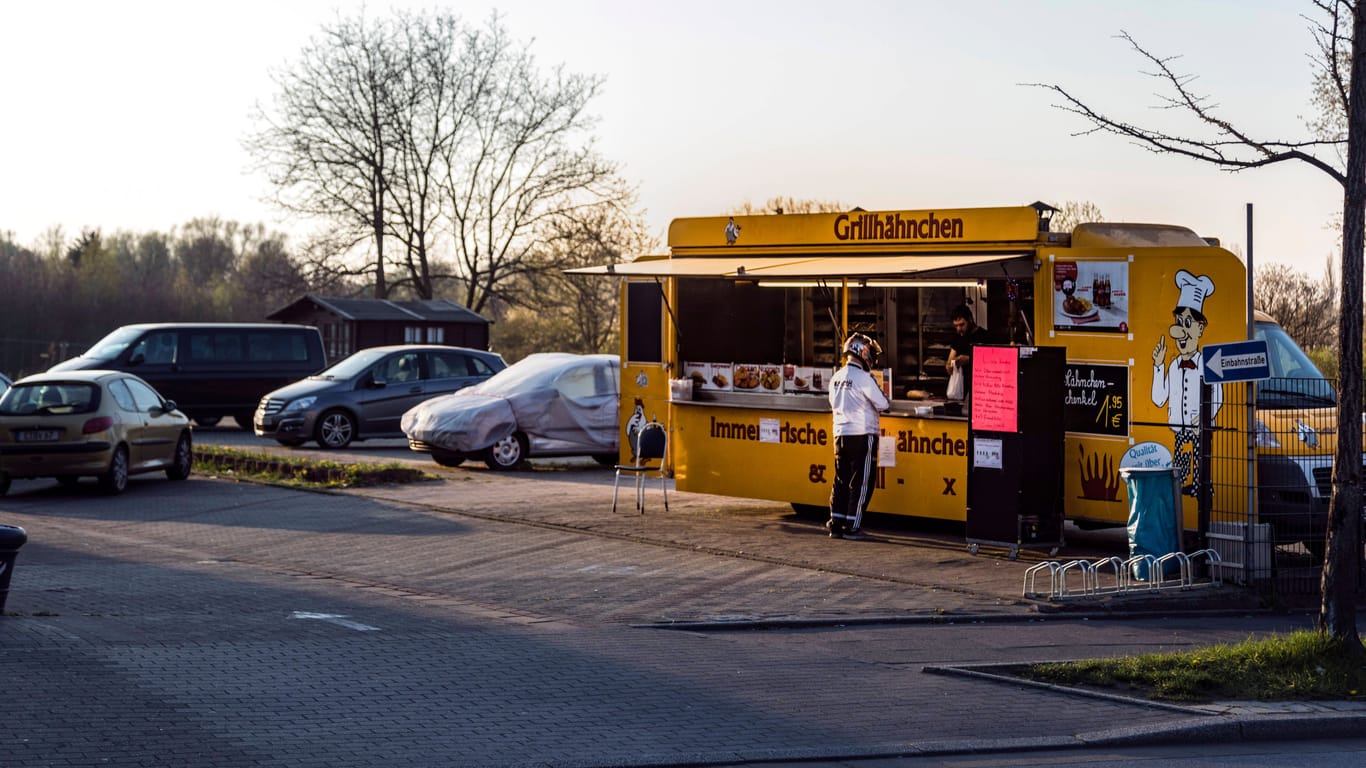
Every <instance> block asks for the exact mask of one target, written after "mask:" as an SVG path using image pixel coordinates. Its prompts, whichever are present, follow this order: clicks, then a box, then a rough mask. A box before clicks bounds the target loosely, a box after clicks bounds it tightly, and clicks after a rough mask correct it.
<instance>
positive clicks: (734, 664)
mask: <svg viewBox="0 0 1366 768" xmlns="http://www.w3.org/2000/svg"><path fill="white" fill-rule="evenodd" d="M439 476H440V477H441V480H440V481H438V482H432V483H423V484H417V485H410V486H402V487H387V488H380V489H372V490H366V491H354V492H347V493H337V494H316V493H305V492H299V491H293V490H287V489H282V488H275V487H268V486H260V485H249V484H239V483H233V482H229V481H224V480H218V479H208V478H199V477H196V478H192V479H191V480H190V481H188V482H186V483H178V484H177V483H169V482H166V481H164V480H162V479H142V478H138V479H135V480H134V481H133V483H132V487H131V488H130V489H129V491H128V492H127V493H126V494H125V495H123V496H120V497H116V498H107V497H102V496H99V495H97V494H96V493H95V489H94V487H93V486H86V485H83V486H81V487H79V488H76V489H65V488H60V487H58V486H57V485H55V484H52V483H46V482H16V483H15V485H14V488H13V489H12V490H11V492H10V495H9V496H7V497H5V498H3V499H0V523H6V524H12V525H21V526H23V527H24V528H26V529H27V531H28V533H29V538H30V541H29V543H28V544H27V545H26V546H25V547H24V548H23V550H21V552H20V554H19V558H18V561H17V563H16V569H15V571H14V581H13V584H12V585H11V593H10V595H9V600H8V604H7V606H6V609H7V615H6V616H5V617H4V618H3V619H0V675H3V679H4V680H5V681H6V683H5V692H6V706H5V718H4V726H3V727H2V728H0V755H3V756H4V757H3V758H0V765H5V766H49V765H59V766H77V765H128V766H173V765H174V766H186V765H194V766H199V765H206V766H313V765H317V766H362V765H363V766H373V765H405V766H410V765H411V766H426V765H431V766H447V765H450V766H465V765H469V766H522V765H555V766H597V765H683V764H718V763H727V764H734V763H743V762H746V761H760V760H772V759H788V760H798V759H810V758H830V759H835V758H847V757H858V756H887V755H903V754H904V755H917V754H927V753H932V752H934V751H936V750H944V751H964V750H976V749H1002V748H1005V749H1010V748H1020V747H1022V746H1039V745H1059V744H1078V743H1099V742H1101V741H1103V740H1105V739H1115V740H1120V739H1133V738H1158V737H1159V736H1162V735H1164V734H1165V735H1166V736H1167V737H1173V736H1172V735H1173V734H1175V735H1178V736H1179V735H1181V734H1185V736H1184V737H1186V738H1214V737H1220V738H1241V737H1242V735H1243V734H1244V733H1245V730H1244V729H1246V728H1249V727H1250V726H1249V725H1248V724H1249V723H1251V722H1256V723H1257V724H1258V727H1260V728H1263V729H1264V732H1265V733H1268V734H1271V733H1274V732H1275V726H1276V724H1277V723H1281V722H1284V723H1285V725H1284V726H1283V727H1284V728H1286V729H1291V728H1293V729H1296V730H1295V732H1296V733H1305V734H1313V733H1324V732H1331V729H1332V728H1334V727H1347V726H1348V725H1350V727H1354V728H1358V729H1359V728H1360V723H1361V721H1360V720H1358V719H1357V718H1359V717H1360V715H1359V713H1357V712H1356V711H1354V710H1352V709H1350V708H1342V709H1341V710H1340V711H1332V712H1325V711H1323V710H1322V709H1319V710H1315V711H1313V712H1295V711H1290V710H1285V711H1267V710H1265V709H1262V710H1258V709H1257V708H1255V707H1252V706H1250V705H1247V704H1239V703H1230V704H1227V705H1224V707H1223V708H1222V709H1218V708H1212V709H1211V710H1209V711H1201V710H1196V709H1194V708H1170V707H1154V706H1151V705H1149V704H1147V703H1145V702H1140V701H1134V700H1125V699H1122V698H1114V699H1099V698H1093V697H1083V696H1078V695H1075V694H1072V693H1068V692H1066V691H1060V690H1048V689H1040V688H1035V687H1026V686H1020V685H1013V684H1009V683H1003V682H1001V681H999V680H993V679H988V678H981V677H972V676H965V675H957V674H925V673H924V670H925V669H926V668H927V667H941V666H946V665H947V666H953V665H962V666H971V665H974V664H982V663H995V662H1002V661H1028V660H1046V659H1055V658H1076V657H1082V656H1095V655H1111V654H1121V653H1129V652H1136V651H1146V650H1162V649H1175V648H1182V647H1190V646H1192V645H1197V644H1204V643H1209V642H1215V641H1236V640H1241V639H1243V638H1245V637H1247V636H1248V635H1249V634H1256V633H1262V632H1269V631H1276V630H1281V629H1285V628H1288V627H1292V626H1300V625H1304V624H1305V621H1306V620H1305V619H1304V617H1302V616H1294V615H1280V616H1276V615H1267V614H1260V613H1248V612H1244V613H1236V612H1235V611H1234V610H1233V609H1241V608H1242V607H1243V606H1242V601H1241V598H1240V596H1239V594H1238V593H1237V592H1236V591H1235V590H1229V589H1228V588H1225V589H1221V590H1207V591H1205V592H1204V593H1201V594H1198V595H1191V596H1175V597H1173V598H1172V599H1171V600H1169V601H1166V602H1165V603H1163V604H1161V605H1154V602H1153V601H1151V600H1150V601H1146V602H1133V603H1127V604H1119V605H1116V604H1109V603H1107V604H1099V603H1098V604H1095V605H1090V606H1075V608H1076V609H1077V610H1082V611H1083V612H1082V613H1078V614H1076V615H1069V614H1057V613H1050V612H1049V609H1050V608H1052V607H1054V606H1050V605H1046V604H1042V603H1040V602H1039V601H1032V600H1025V599H1023V598H1021V597H1020V596H1019V593H1020V585H1021V577H1022V573H1023V569H1024V568H1026V567H1028V565H1029V564H1030V563H1031V562H1035V561H1037V559H1038V558H1039V557H1041V555H1039V554H1037V553H1028V552H1027V553H1022V555H1021V557H1020V559H1019V560H1017V561H1011V560H1008V559H1007V558H1005V557H1003V556H1000V555H999V554H991V553H987V554H979V555H978V556H976V557H974V556H972V555H969V554H968V553H967V552H966V551H965V548H964V547H963V546H962V542H961V539H959V540H955V538H954V536H953V535H952V534H951V533H949V534H942V533H939V534H937V533H933V532H929V533H927V532H923V531H916V530H913V529H906V528H896V527H892V526H890V525H887V526H884V528H879V529H877V530H875V531H874V533H875V534H877V539H878V540H875V541H869V542H840V541H831V540H830V539H828V538H826V537H825V536H824V535H823V531H822V530H821V529H820V527H819V525H818V524H817V523H814V522H810V521H805V520H801V519H798V518H796V517H795V516H793V515H792V514H791V511H790V510H789V509H786V508H785V507H783V506H782V505H778V504H774V503H768V502H752V501H739V500H734V499H720V498H717V497H706V496H699V495H695V494H671V495H670V510H669V512H667V513H666V512H664V510H663V508H662V504H660V503H659V502H660V497H659V494H658V488H657V487H654V488H652V489H651V490H652V493H651V495H650V497H649V507H648V509H647V512H646V514H645V515H637V514H634V513H623V512H618V513H617V514H615V515H613V514H612V513H611V512H610V504H611V491H612V488H611V474H610V473H606V472H603V471H601V470H592V469H588V468H583V467H574V466H569V467H565V468H557V469H554V470H542V471H536V472H522V473H511V474H506V475H505V474H496V473H492V472H488V471H484V470H480V469H470V470H443V471H440V472H439ZM627 501H628V502H629V495H628V497H627ZM628 509H629V508H628ZM1077 546H1078V547H1079V548H1084V547H1086V546H1097V547H1102V548H1103V546H1104V542H1099V543H1093V544H1080V545H1077ZM1138 612H1142V613H1143V614H1144V615H1146V616H1147V618H1144V619H1143V620H1133V619H1124V618H1122V617H1123V616H1125V615H1132V614H1135V613H1138ZM1162 613H1166V614H1168V616H1167V617H1165V618H1163V617H1160V614H1162ZM1109 616H1114V617H1115V619H1114V620H1111V619H1110V618H1108V617H1109ZM742 626H766V627H768V628H769V629H768V630H767V631H741V630H740V629H739V628H740V627H742ZM662 627H675V628H674V629H665V628H662ZM679 628H682V629H679ZM1344 723H1346V724H1347V725H1344ZM1315 728H1317V729H1318V730H1314V729H1315Z"/></svg>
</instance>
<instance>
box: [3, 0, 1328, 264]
mask: <svg viewBox="0 0 1366 768" xmlns="http://www.w3.org/2000/svg"><path fill="white" fill-rule="evenodd" d="M363 5H364V7H365V8H366V10H367V12H368V13H370V14H372V15H380V14H383V13H386V12H387V11H388V9H390V8H391V7H393V6H394V5H408V6H413V7H430V5H431V4H430V3H426V2H414V3H403V2H384V1H383V0H371V1H370V2H368V3H365V4H363ZM449 7H451V8H453V9H454V10H456V11H457V12H458V13H460V14H461V15H462V16H463V17H464V18H466V19H467V20H468V21H470V22H472V23H482V22H483V21H484V20H485V19H486V18H487V16H488V13H489V12H490V11H491V10H492V9H494V8H497V9H499V10H501V11H502V12H503V14H504V23H505V25H506V26H507V28H508V29H509V31H510V32H511V33H512V34H513V36H514V37H516V38H518V39H522V40H525V39H534V41H535V42H534V44H533V48H532V50H533V52H535V53H536V55H537V57H538V59H539V60H540V61H541V62H542V63H544V64H546V65H547V66H549V65H553V64H556V63H563V64H564V65H565V66H566V68H567V69H569V70H570V71H574V72H580V73H593V74H600V75H603V76H605V78H606V86H605V90H604V93H603V95H602V96H601V97H600V98H599V99H598V100H597V101H596V103H595V104H594V108H593V112H594V113H595V114H596V115H598V116H599V118H600V123H599V127H598V136H599V145H598V146H599V150H600V151H601V152H602V154H603V155H604V156H606V157H607V158H609V159H611V160H614V161H616V162H617V163H619V164H620V166H621V169H622V171H623V173H624V175H625V177H626V178H627V179H628V180H630V181H632V182H633V183H635V184H637V185H638V186H639V189H640V199H641V203H642V205H643V206H644V207H645V208H646V209H647V215H648V220H649V222H650V225H651V229H652V230H653V231H654V232H655V233H656V234H657V235H659V237H660V239H661V240H662V239H663V236H664V233H665V230H666V228H667V226H668V222H669V221H670V220H671V219H673V218H675V217H682V216H707V215H716V214H721V213H724V212H726V211H727V210H729V209H731V208H733V207H735V206H737V205H739V204H740V203H742V202H744V201H746V200H749V201H751V202H753V203H755V204H761V203H762V202H763V201H764V200H766V199H768V198H770V197H776V196H792V197H797V198H816V199H821V200H839V201H841V202H844V203H847V204H849V205H858V206H862V207H863V208H865V209H869V210H876V209H941V208H955V207H977V206H997V205H1026V204H1028V203H1031V202H1033V201H1035V200H1044V201H1047V202H1053V203H1060V202H1062V201H1065V200H1079V201H1090V202H1093V203H1095V204H1096V205H1097V206H1099V207H1100V209H1101V211H1102V213H1103V214H1104V216H1105V218H1106V219H1107V220H1110V221H1145V222H1161V223H1171V224H1181V225H1185V226H1188V227H1190V228H1192V229H1194V230H1196V231H1197V232H1199V233H1200V234H1201V235H1204V236H1212V237H1218V238H1220V239H1221V240H1222V241H1223V243H1224V244H1225V245H1227V246H1229V247H1231V248H1234V249H1236V250H1238V251H1239V252H1245V251H1246V245H1245V243H1246V223H1245V216H1244V213H1245V207H1246V204H1247V203H1252V204H1254V206H1255V211H1256V226H1255V229H1254V238H1255V250H1254V256H1255V260H1256V264H1258V265H1262V264H1266V263H1269V262H1283V263H1288V264H1291V265H1292V266H1294V267H1295V268H1297V269H1300V270H1302V271H1304V272H1306V273H1308V274H1309V275H1310V276H1311V277H1313V278H1316V279H1317V278H1318V277H1320V276H1321V275H1322V274H1323V269H1324V265H1325V263H1326V261H1327V259H1328V258H1329V257H1330V256H1331V257H1332V258H1333V260H1334V263H1336V262H1337V259H1338V256H1337V251H1336V235H1335V233H1334V232H1332V231H1331V230H1329V229H1327V225H1328V224H1329V223H1330V221H1331V220H1332V219H1333V217H1334V215H1335V214H1336V213H1338V212H1339V211H1340V210H1341V200H1342V189H1341V187H1340V186H1338V185H1337V184H1336V183H1335V182H1334V181H1333V180H1332V179H1330V178H1329V177H1328V176H1327V175H1325V174H1323V173H1322V172H1321V171H1317V170H1315V169H1312V168H1311V167H1309V166H1307V165H1305V164H1301V163H1286V164H1283V165H1281V166H1276V167H1271V168H1267V169H1261V170H1255V171H1246V172H1242V173H1238V174H1230V173H1227V172H1223V171H1219V170H1216V169H1215V168H1213V167H1211V166H1207V165H1203V164H1199V163H1196V162H1194V161H1190V160H1183V159H1179V158H1175V157H1170V156H1159V155H1155V154H1152V153H1150V152H1148V151H1146V150H1144V149H1141V148H1139V147H1136V146H1134V145H1132V144H1129V143H1126V142H1125V141H1123V140H1121V139H1119V138H1116V137H1112V136H1102V135H1092V136H1084V137H1074V136H1072V135H1071V134H1072V133H1074V132H1077V131H1080V130H1083V129H1084V128H1085V126H1084V125H1083V124H1082V123H1081V121H1080V119H1079V118H1077V117H1075V116H1073V115H1070V114H1067V113H1064V112H1062V111H1059V110H1057V109H1054V108H1052V106H1051V104H1052V103H1053V99H1052V98H1051V96H1050V94H1049V93H1047V92H1045V91H1043V90H1040V89H1034V88H1027V87H1023V86H1021V85H1020V84H1021V83H1027V82H1044V83H1057V84H1060V85H1063V86H1065V87H1067V88H1068V89H1070V90H1072V91H1073V92H1074V93H1076V94H1078V95H1080V96H1082V97H1083V98H1085V99H1086V100H1088V101H1089V102H1090V103H1092V104H1093V105H1095V106H1097V107H1100V108H1102V109H1104V110H1108V111H1110V112H1113V113H1115V114H1116V115H1117V116H1122V117H1125V118H1127V119H1129V120H1130V121H1132V122H1145V121H1147V122H1151V120H1153V119H1156V118H1158V117H1160V115H1159V113H1158V112H1157V111H1156V110H1155V109H1154V107H1155V105H1156V104H1157V99H1156V98H1155V96H1154V93H1155V92H1156V90H1157V87H1156V86H1157V83H1156V82H1155V81H1153V80H1152V79H1151V78H1148V77H1145V76H1144V75H1143V74H1141V72H1142V71H1143V70H1144V67H1143V63H1144V62H1142V61H1141V60H1140V59H1139V58H1138V56H1137V55H1136V54H1134V53H1132V52H1131V51H1130V50H1129V49H1128V47H1127V45H1126V44H1125V43H1124V42H1123V41H1121V40H1117V39H1115V38H1114V35H1116V34H1118V33H1119V32H1120V31H1127V32H1129V33H1130V34H1131V35H1133V37H1134V38H1136V39H1137V40H1138V41H1139V43H1141V44H1143V45H1144V46H1146V47H1147V48H1149V49H1150V50H1152V51H1153V52H1154V53H1157V54H1160V55H1180V56H1181V57H1182V58H1181V59H1180V61H1179V62H1178V63H1177V68H1178V69H1179V70H1181V71H1183V72H1187V73H1192V74H1196V75H1198V76H1199V79H1198V80H1197V81H1196V82H1195V84H1194V88H1195V90H1197V91H1198V92H1201V93H1205V94H1209V95H1210V96H1211V97H1212V100H1213V101H1214V102H1215V103H1217V104H1218V105H1219V111H1218V114H1219V115H1221V116H1222V117H1224V118H1226V119H1228V120H1230V121H1232V122H1234V123H1235V124H1237V125H1239V126H1240V127H1242V128H1243V129H1244V130H1246V131H1248V132H1249V133H1252V134H1254V135H1257V136H1261V137H1266V138H1278V139H1290V138H1300V137H1304V136H1307V131H1306V130H1305V129H1304V128H1303V125H1304V122H1305V120H1304V117H1305V116H1307V115H1308V114H1309V111H1310V107H1309V87H1310V82H1311V74H1312V70H1311V66H1310V60H1309V55H1310V53H1311V51H1312V41H1311V38H1310V36H1309V33H1308V31H1307V25H1306V23H1305V21H1304V19H1303V18H1301V16H1300V14H1302V13H1305V14H1307V13H1310V12H1311V10H1312V8H1311V6H1310V4H1309V3H1307V2H1292V1H1291V0H1217V1H1215V0H1144V1H1143V2H1117V1H1101V0H1093V1H1091V2H1083V1H1082V0H1033V1H1032V2H1024V1H1019V2H1006V1H1004V0H977V1H976V2H942V1H941V2H923V1H921V0H904V1H903V2H895V1H893V0H868V1H867V2H862V3H855V4H840V3H831V2H823V3H817V2H808V1H807V0H778V1H769V0H764V1H762V2H746V1H745V0H729V1H728V2H714V1H712V0H689V1H688V2H675V3H659V2H641V1H640V0H592V1H589V0H503V1H502V2H497V3H492V2H486V1H484V0H479V1H477V2H465V3H459V4H454V5H451V6H449ZM361 8H362V3H360V2H350V1H349V0H328V1H326V2H323V1H318V2H315V1H314V0H270V1H269V2H266V1H264V0H239V1H238V2H234V3H213V4H210V3H198V2H183V1H181V2H148V1H142V0H123V1H122V2H117V1H116V2H107V1H83V2H52V3H38V2H6V3H2V4H0V84H3V88H2V89H0V98H3V106H2V107H0V115H2V116H0V153H2V157H3V160H2V161H0V231H8V232H12V233H13V234H14V236H15V238H16V239H17V240H18V241H19V242H20V243H23V244H27V245H35V244H36V243H37V240H38V237H39V235H40V234H41V233H42V232H43V231H44V230H46V229H48V228H50V227H52V226H53V225H60V226H62V227H63V228H64V229H65V232H66V235H67V237H68V238H74V237H75V236H76V235H78V234H79V233H80V231H81V229H82V228H85V227H98V228H100V229H102V230H104V231H105V232H112V231H116V230H131V231H135V232H143V231H148V230H162V231H165V230H169V229H171V228H172V227H175V226H178V225H181V224H184V223H185V222H187V221H189V220H190V219H192V218H196V217H204V216H215V215H216V216H219V217H222V218H224V219H232V220H237V221H241V222H261V223H264V224H266V225H267V226H268V227H270V228H272V229H277V230H281V231H284V232H287V233H295V234H302V232H301V226H302V225H301V224H300V223H299V222H297V221H291V220H290V219H288V218H287V217H284V216H283V215H282V214H281V213H280V212H278V211H276V210H274V209H272V208H271V207H270V206H269V205H268V204H267V203H265V202H264V199H265V198H266V197H267V195H268V193H269V189H268V187H267V185H266V182H265V180H264V179H263V178H262V177H260V176H258V175H255V174H254V173H253V172H252V171H251V170H250V167H249V165H250V163H249V158H248V157H247V155H246V153H245V152H244V150H243V149H242V146H241V140H242V138H243V137H244V136H245V135H246V134H247V133H248V132H249V131H250V130H251V128H252V124H251V122H250V119H249V116H250V113H251V111H252V107H253V105H254V104H255V103H256V102H258V101H260V102H263V103H265V102H268V101H269V100H270V98H271V96H272V94H273V92H274V86H273V83H272V81H271V79H270V76H269V73H270V70H271V68H274V67H280V66H283V65H286V64H287V63H288V62H290V61H292V60H293V59H295V58H296V57H297V55H298V52H299V51H300V49H301V48H302V47H303V46H304V45H305V43H306V42H307V40H308V38H309V37H310V36H311V35H313V34H315V33H316V32H317V30H318V29H319V28H320V27H321V26H322V25H323V24H324V23H326V22H328V21H329V20H331V19H333V18H335V14H336V13H337V12H338V11H340V12H341V13H342V14H344V15H351V14H353V13H356V12H358V11H359V10H360V9H361Z"/></svg>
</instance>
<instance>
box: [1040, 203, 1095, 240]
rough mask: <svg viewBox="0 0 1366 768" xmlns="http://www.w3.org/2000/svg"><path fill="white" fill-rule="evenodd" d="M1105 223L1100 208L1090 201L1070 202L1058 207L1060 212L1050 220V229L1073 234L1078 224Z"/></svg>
mask: <svg viewBox="0 0 1366 768" xmlns="http://www.w3.org/2000/svg"><path fill="white" fill-rule="evenodd" d="M1093 221H1105V217H1104V216H1102V215H1101V213H1100V206H1098V205H1096V204H1095V203H1093V202H1091V201H1089V200H1068V201H1066V202H1064V203H1063V204H1062V205H1059V206H1058V212H1057V213H1055V214H1053V218H1052V219H1050V220H1049V228H1050V229H1052V230H1053V231H1054V232H1071V231H1072V229H1073V228H1074V227H1076V226H1077V225H1078V224H1085V223H1087V222H1093Z"/></svg>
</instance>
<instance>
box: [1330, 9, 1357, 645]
mask: <svg viewBox="0 0 1366 768" xmlns="http://www.w3.org/2000/svg"><path fill="white" fill-rule="evenodd" d="M1352 11H1353V13H1352V16H1353V18H1352V74H1351V83H1350V91H1349V95H1348V104H1347V125H1348V130H1347V136H1348V139H1347V169H1346V171H1347V183H1346V184H1345V185H1344V187H1345V190H1346V192H1345V194H1344V198H1343V203H1342V302H1341V304H1340V306H1341V307H1342V312H1341V314H1340V317H1339V318H1338V345H1339V346H1338V349H1339V360H1340V364H1339V367H1338V370H1339V371H1340V374H1339V377H1338V423H1337V431H1338V440H1337V453H1336V455H1335V456H1334V459H1333V497H1332V501H1331V503H1330V506H1329V510H1328V545H1327V550H1328V554H1327V556H1326V557H1325V559H1324V563H1323V583H1322V594H1323V602H1322V606H1321V608H1320V611H1319V631H1320V632H1323V633H1326V634H1327V635H1328V636H1329V637H1331V638H1333V639H1334V640H1336V641H1338V642H1339V643H1341V644H1342V645H1343V647H1344V648H1345V649H1347V650H1350V651H1352V652H1354V653H1361V652H1362V646H1361V639H1360V638H1359V637H1358V635H1357V626H1356V591H1357V584H1358V582H1359V579H1360V573H1359V571H1360V568H1361V526H1362V514H1361V513H1362V509H1361V438H1360V434H1361V424H1362V422H1361V321H1362V317H1361V314H1362V309H1361V294H1362V286H1361V280H1362V248H1363V246H1366V13H1363V11H1362V10H1361V9H1359V8H1357V7H1356V6H1355V4H1354V5H1353V9H1352Z"/></svg>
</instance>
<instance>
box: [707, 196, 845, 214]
mask: <svg viewBox="0 0 1366 768" xmlns="http://www.w3.org/2000/svg"><path fill="white" fill-rule="evenodd" d="M853 207H854V206H852V205H845V204H844V203H841V202H840V201H838V200H816V199H813V198H805V197H803V198H796V197H792V196H790V195H789V196H787V197H770V198H769V199H768V200H765V201H764V204H763V206H762V207H757V206H755V205H754V204H753V203H751V202H750V201H748V200H746V201H744V202H743V203H740V204H739V205H737V206H735V207H734V208H732V209H730V210H729V211H727V212H726V213H727V214H735V215H736V216H759V215H763V214H780V213H843V212H844V211H849V210H853Z"/></svg>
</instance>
